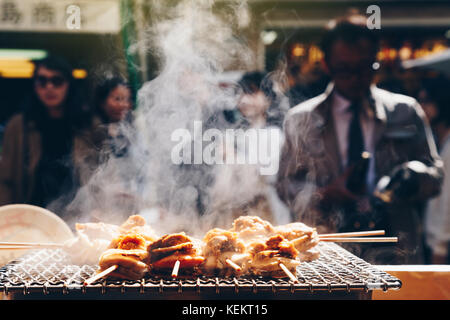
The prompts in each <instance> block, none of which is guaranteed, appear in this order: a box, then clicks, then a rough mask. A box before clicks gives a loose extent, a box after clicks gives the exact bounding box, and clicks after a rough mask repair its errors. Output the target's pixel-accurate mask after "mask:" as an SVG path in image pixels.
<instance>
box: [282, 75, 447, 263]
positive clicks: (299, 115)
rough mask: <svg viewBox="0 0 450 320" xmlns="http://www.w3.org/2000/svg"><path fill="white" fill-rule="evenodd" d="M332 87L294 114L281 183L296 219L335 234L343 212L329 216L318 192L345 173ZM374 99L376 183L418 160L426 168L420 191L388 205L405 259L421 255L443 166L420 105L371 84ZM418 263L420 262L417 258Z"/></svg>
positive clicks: (288, 130) (287, 129) (287, 134)
mask: <svg viewBox="0 0 450 320" xmlns="http://www.w3.org/2000/svg"><path fill="white" fill-rule="evenodd" d="M333 90H334V87H333V84H330V85H329V86H328V88H327V90H326V91H325V92H324V93H323V94H321V95H319V96H317V97H315V98H312V99H310V100H307V101H305V102H303V103H301V104H299V105H297V106H295V107H294V108H292V109H291V110H289V112H288V114H287V116H286V119H285V123H284V132H285V138H286V140H285V144H284V146H283V150H282V154H281V160H280V169H279V174H278V181H277V190H278V193H279V195H280V197H281V199H283V200H284V201H285V202H286V204H287V205H288V206H289V207H290V209H291V212H292V214H293V217H294V219H295V220H303V221H305V222H307V223H310V224H313V225H316V226H324V230H328V231H336V230H332V229H333V226H335V224H334V223H333V222H336V220H339V219H340V218H339V216H338V215H339V213H338V212H325V211H324V210H322V208H321V206H320V203H321V200H322V199H321V198H320V196H319V195H318V193H317V192H316V191H317V188H321V187H324V186H326V185H328V184H329V183H330V182H332V181H333V180H334V179H336V178H337V177H338V176H339V175H340V174H342V172H343V170H344V168H342V167H341V160H340V155H339V150H338V144H337V139H336V133H335V129H334V123H333V122H334V121H333V117H332V113H331V96H332V95H331V94H332V92H333ZM369 101H370V104H371V107H372V109H373V111H374V115H375V132H374V139H375V154H374V159H375V176H376V177H375V179H376V181H379V179H380V178H381V177H383V176H390V175H392V172H393V170H394V169H395V168H398V167H399V166H402V165H403V164H405V163H408V162H409V161H413V160H417V161H420V162H422V163H423V164H425V165H426V170H425V171H424V172H422V173H420V176H419V179H420V181H419V183H418V186H419V188H418V189H417V190H415V193H414V194H413V195H410V197H409V199H414V201H410V200H408V201H404V202H402V201H399V202H396V203H395V204H392V205H390V206H387V207H386V208H385V211H386V212H388V213H387V215H388V221H389V228H390V229H389V230H387V232H390V233H391V234H389V235H390V236H400V237H402V238H401V239H400V242H402V243H401V245H400V246H399V248H400V247H401V248H403V249H404V251H403V253H402V254H405V256H414V255H417V248H418V247H419V246H420V243H421V223H420V217H419V213H418V210H417V208H418V207H420V204H419V203H420V202H423V201H426V200H427V199H429V198H430V197H433V196H436V195H437V194H439V192H440V185H441V182H442V178H443V165H442V161H441V160H440V158H439V156H438V153H437V150H436V146H435V143H434V140H433V136H432V133H431V130H430V128H429V126H428V124H427V121H426V118H425V114H424V112H423V110H422V108H421V107H420V105H419V104H418V102H417V101H416V100H415V99H413V98H411V97H407V96H404V95H400V94H394V93H391V92H388V91H385V90H382V89H379V88H377V87H376V86H372V87H371V89H370V97H369ZM330 229H331V230H330ZM416 261H417V260H416Z"/></svg>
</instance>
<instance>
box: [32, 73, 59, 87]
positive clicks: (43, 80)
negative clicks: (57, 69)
mask: <svg viewBox="0 0 450 320" xmlns="http://www.w3.org/2000/svg"><path fill="white" fill-rule="evenodd" d="M65 82H66V79H65V78H64V77H61V76H54V77H44V76H37V77H36V79H35V83H36V84H37V85H38V86H39V87H42V88H45V87H46V86H47V84H48V83H51V84H52V85H53V86H54V87H60V86H62V85H63V84H64V83H65Z"/></svg>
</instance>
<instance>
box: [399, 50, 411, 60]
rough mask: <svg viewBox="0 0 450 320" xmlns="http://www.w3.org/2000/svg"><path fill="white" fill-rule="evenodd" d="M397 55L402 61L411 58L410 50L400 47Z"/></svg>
mask: <svg viewBox="0 0 450 320" xmlns="http://www.w3.org/2000/svg"><path fill="white" fill-rule="evenodd" d="M398 55H399V56H400V59H402V60H408V59H410V58H411V56H412V49H411V48H410V47H402V48H401V49H400V50H399V51H398Z"/></svg>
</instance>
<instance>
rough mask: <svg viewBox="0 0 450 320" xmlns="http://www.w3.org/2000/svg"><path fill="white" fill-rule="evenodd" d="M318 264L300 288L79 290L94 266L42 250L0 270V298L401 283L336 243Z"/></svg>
mask: <svg viewBox="0 0 450 320" xmlns="http://www.w3.org/2000/svg"><path fill="white" fill-rule="evenodd" d="M318 249H319V250H320V258H319V259H317V260H315V261H313V262H309V263H302V264H301V265H300V266H299V267H298V268H297V276H298V279H299V283H293V282H292V281H289V279H268V278H262V277H246V276H242V277H239V278H235V277H229V278H215V277H198V278H191V279H168V278H159V277H155V276H147V277H146V278H144V279H142V280H140V281H131V280H114V279H106V280H99V281H97V282H96V283H93V284H92V285H88V286H85V285H83V282H84V280H86V279H88V278H89V277H91V276H92V275H93V274H94V273H95V271H96V268H97V266H90V265H83V266H77V265H70V264H67V256H66V254H65V253H64V251H62V250H61V249H56V250H55V249H53V250H51V249H44V250H39V251H34V252H31V253H29V254H27V255H25V256H24V257H21V258H20V259H18V260H17V261H14V262H12V263H10V264H7V265H5V266H4V267H2V268H0V292H2V291H3V292H4V293H5V294H6V295H8V294H10V293H20V294H23V295H27V294H31V293H38V294H43V295H47V294H50V293H52V294H59V295H60V294H68V293H71V292H77V293H80V294H87V293H90V292H91V293H92V292H95V293H96V294H98V293H99V292H100V293H101V294H106V293H110V292H119V293H121V294H126V293H129V295H131V294H132V293H133V294H139V295H147V296H148V295H151V296H157V295H163V294H167V293H183V295H182V296H185V295H187V294H188V293H189V294H191V296H192V295H194V296H195V295H201V294H205V293H215V294H219V293H231V294H238V293H242V292H244V293H248V294H256V295H258V294H260V295H261V294H262V293H271V294H279V293H288V294H289V293H290V294H294V293H299V292H307V293H309V294H314V293H315V292H318V291H328V292H337V291H339V292H347V293H350V292H352V291H364V292H366V293H367V292H369V291H372V290H384V291H386V290H390V289H399V288H400V287H401V285H402V284H401V281H400V280H399V279H397V278H395V277H393V276H391V275H389V274H387V273H385V272H383V271H380V270H378V269H376V268H375V267H374V266H372V265H370V264H369V263H367V262H365V261H364V260H362V259H360V258H358V257H356V256H354V255H353V254H351V253H349V252H348V251H346V250H345V249H343V248H342V247H340V246H338V245H337V244H334V243H320V244H319V246H318Z"/></svg>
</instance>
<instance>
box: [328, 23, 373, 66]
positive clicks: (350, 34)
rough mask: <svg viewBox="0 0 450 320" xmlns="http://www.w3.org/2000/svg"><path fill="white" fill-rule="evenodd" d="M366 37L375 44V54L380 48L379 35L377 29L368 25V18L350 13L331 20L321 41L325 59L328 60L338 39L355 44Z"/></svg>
mask: <svg viewBox="0 0 450 320" xmlns="http://www.w3.org/2000/svg"><path fill="white" fill-rule="evenodd" d="M362 39H366V40H369V42H370V43H372V44H373V54H374V56H375V55H376V54H377V52H378V48H379V36H378V32H377V30H376V29H373V30H371V29H369V28H368V27H367V19H366V17H365V16H363V15H360V14H350V15H348V16H344V17H340V18H337V19H334V20H331V21H330V22H329V23H328V24H327V25H326V28H325V34H324V36H323V38H322V41H321V43H320V47H321V49H322V51H323V53H324V56H325V61H328V58H329V56H330V52H331V48H332V46H333V44H334V43H335V42H336V41H338V40H341V41H344V42H346V43H349V44H355V43H357V42H358V41H359V40H362Z"/></svg>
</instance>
